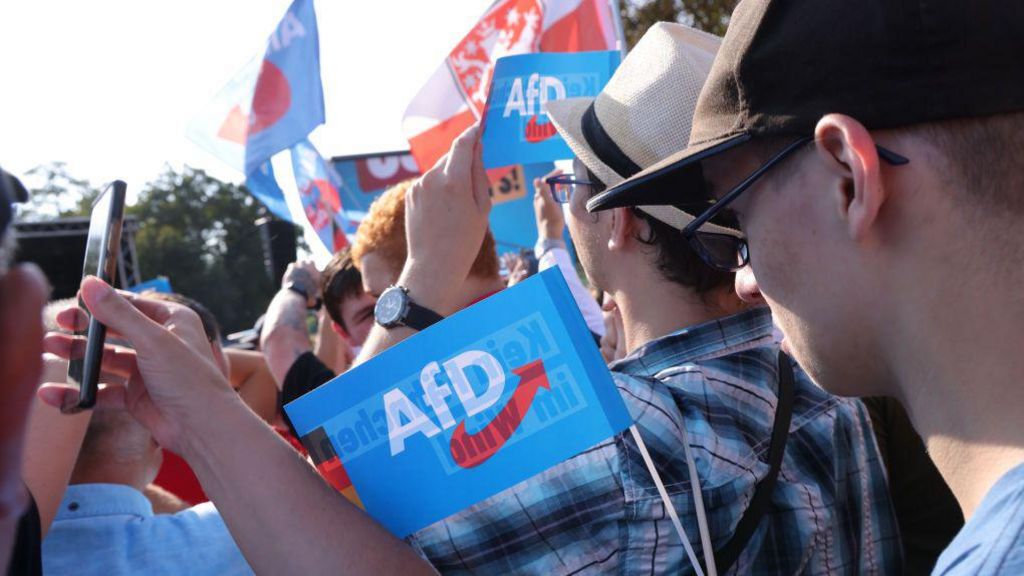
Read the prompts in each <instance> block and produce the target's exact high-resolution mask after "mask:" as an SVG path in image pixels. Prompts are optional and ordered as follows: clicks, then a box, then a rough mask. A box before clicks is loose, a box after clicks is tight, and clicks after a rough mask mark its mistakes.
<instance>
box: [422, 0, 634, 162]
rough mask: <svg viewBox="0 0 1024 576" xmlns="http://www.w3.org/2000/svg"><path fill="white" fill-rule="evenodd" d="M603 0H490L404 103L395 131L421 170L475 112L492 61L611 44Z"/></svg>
mask: <svg viewBox="0 0 1024 576" xmlns="http://www.w3.org/2000/svg"><path fill="white" fill-rule="evenodd" d="M613 18H618V15H615V14H612V10H611V7H610V4H609V2H608V0H497V1H496V2H495V3H494V4H492V5H491V7H490V8H489V9H488V10H487V12H486V13H485V14H484V15H483V17H482V18H480V21H479V22H477V24H476V26H474V27H473V29H472V30H470V32H469V34H466V36H465V38H463V39H462V41H461V42H459V43H458V44H457V45H456V46H455V49H454V50H452V51H451V53H450V54H448V58H446V59H445V61H444V64H442V65H441V67H440V68H438V69H437V71H435V72H434V74H433V75H432V76H431V77H430V80H428V81H427V84H426V85H425V86H424V87H423V88H421V89H420V91H419V93H418V94H417V95H416V97H415V98H413V100H412V102H411V103H410V104H409V107H408V108H406V110H405V116H404V118H403V119H402V131H403V132H404V133H405V137H406V138H408V139H409V147H410V148H411V150H412V155H413V157H414V158H415V159H416V163H417V164H419V167H420V169H421V170H423V171H426V170H429V169H430V168H431V167H432V166H433V165H434V163H435V162H437V160H438V159H439V158H441V157H442V156H444V155H445V154H447V153H448V149H449V148H450V147H451V144H452V142H453V141H454V140H455V138H456V137H458V135H459V134H461V133H462V132H463V131H464V130H465V129H466V128H468V127H469V126H471V125H472V124H473V123H474V122H476V121H477V120H478V119H479V118H480V117H481V116H482V114H483V110H484V104H485V103H486V101H487V90H488V88H490V84H491V73H492V72H493V70H494V62H495V60H497V59H498V58H501V57H502V56H510V55H513V54H527V53H530V52H584V51H589V50H615V49H616V38H615V26H614V22H615V20H613Z"/></svg>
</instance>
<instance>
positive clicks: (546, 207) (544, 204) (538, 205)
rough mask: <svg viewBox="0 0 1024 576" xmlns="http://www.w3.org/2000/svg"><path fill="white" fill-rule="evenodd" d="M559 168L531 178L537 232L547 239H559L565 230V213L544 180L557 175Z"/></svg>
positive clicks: (559, 171)
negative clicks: (539, 176)
mask: <svg viewBox="0 0 1024 576" xmlns="http://www.w3.org/2000/svg"><path fill="white" fill-rule="evenodd" d="M561 173H562V171H561V170H557V169H556V170H553V171H551V172H549V173H547V174H545V175H544V176H543V177H541V178H534V179H533V214H534V216H535V217H536V219H537V234H539V235H540V237H541V238H545V239H548V240H559V239H561V238H562V231H563V230H565V215H564V214H562V206H561V204H559V203H558V202H555V198H554V197H553V196H552V195H551V186H549V185H548V183H547V182H545V180H547V179H548V178H550V177H552V176H558V175H560V174H561Z"/></svg>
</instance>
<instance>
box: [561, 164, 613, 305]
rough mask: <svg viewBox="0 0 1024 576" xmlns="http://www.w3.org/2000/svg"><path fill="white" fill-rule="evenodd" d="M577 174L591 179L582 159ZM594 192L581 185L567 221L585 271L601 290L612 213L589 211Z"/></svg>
mask: <svg viewBox="0 0 1024 576" xmlns="http://www.w3.org/2000/svg"><path fill="white" fill-rule="evenodd" d="M572 168H573V174H575V176H576V177H577V178H579V179H581V180H586V179H587V169H586V167H585V166H584V165H583V163H582V162H580V161H579V160H575V161H573V165H572ZM590 196H591V194H590V192H589V191H588V190H586V189H585V188H584V187H579V188H578V189H577V191H576V193H574V194H573V195H572V198H570V199H569V203H568V205H567V206H568V209H567V210H565V211H564V212H565V224H566V226H568V227H569V235H570V236H572V242H573V246H574V247H575V248H576V254H577V256H578V257H579V259H580V263H581V264H583V270H584V271H585V272H586V273H587V277H588V278H589V279H590V282H591V284H593V285H594V286H596V287H597V288H599V289H602V288H601V284H602V276H603V274H602V265H601V262H602V261H603V255H604V252H605V251H606V250H607V247H608V233H609V231H608V230H606V229H605V228H606V221H607V220H608V218H609V217H608V215H607V214H603V213H600V212H598V213H596V214H591V213H590V212H587V207H586V205H587V200H589V199H590Z"/></svg>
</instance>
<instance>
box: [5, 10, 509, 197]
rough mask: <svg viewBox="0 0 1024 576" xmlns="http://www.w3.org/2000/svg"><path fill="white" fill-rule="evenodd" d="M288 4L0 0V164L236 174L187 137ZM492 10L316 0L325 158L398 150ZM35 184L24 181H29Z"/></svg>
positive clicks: (144, 173)
mask: <svg viewBox="0 0 1024 576" xmlns="http://www.w3.org/2000/svg"><path fill="white" fill-rule="evenodd" d="M289 4H290V0H175V1H166V0H84V1H83V0H4V1H3V2H0V74H2V76H0V78H2V79H0V85H2V89H0V165H3V166H4V168H5V169H7V170H9V171H11V172H13V173H15V174H19V175H21V174H24V173H25V172H26V171H27V170H29V169H31V168H32V167H34V166H36V165H39V164H45V163H48V162H51V161H57V160H59V161H64V162H67V164H68V168H69V171H70V172H71V174H72V175H74V176H78V177H82V178H86V179H88V180H90V181H92V182H93V183H94V184H100V183H102V182H105V181H109V180H113V179H115V178H120V179H122V180H125V181H127V182H128V184H129V187H130V188H131V187H135V188H137V187H141V186H142V184H143V183H145V182H146V181H148V180H151V179H153V178H154V177H155V176H157V175H158V174H159V173H160V172H162V171H163V169H164V166H165V165H168V164H169V165H171V166H172V167H175V168H181V167H182V166H183V165H186V164H187V165H190V166H194V167H197V168H203V169H205V170H207V171H208V172H210V173H211V174H213V175H215V176H217V177H218V178H221V179H224V180H229V181H233V182H240V181H242V179H243V178H242V175H241V173H239V172H236V171H234V170H232V169H231V168H229V167H227V166H226V165H224V164H223V163H222V162H221V161H220V160H218V159H217V158H215V157H213V156H211V155H210V154H208V153H207V152H205V151H204V150H202V149H200V148H199V147H197V146H196V145H195V144H193V143H192V142H191V141H190V140H188V139H187V138H186V137H185V128H186V125H187V124H188V122H189V121H190V120H191V119H192V118H193V117H194V116H195V114H196V113H197V112H198V111H199V110H201V109H202V108H203V106H204V105H205V104H206V103H207V102H208V101H209V100H210V99H211V98H212V97H213V96H214V94H215V93H216V92H217V91H218V90H219V89H220V88H221V87H222V86H223V85H224V84H225V83H226V82H227V81H228V80H229V79H230V78H231V77H232V76H233V75H234V74H235V73H236V72H237V71H238V70H240V69H241V68H242V66H243V65H245V64H246V63H247V62H248V61H249V60H250V59H252V58H253V57H254V56H257V55H262V52H263V50H264V44H265V41H266V38H267V36H268V35H269V34H270V32H271V31H272V30H273V29H274V27H275V26H276V24H277V22H278V20H279V19H280V18H281V16H283V15H284V12H285V10H286V8H287V7H288V5H289ZM489 4H490V0H434V1H423V0H397V1H395V0H316V4H315V5H316V11H317V20H318V23H319V29H320V51H321V75H322V77H323V84H324V95H325V98H326V110H327V124H326V125H324V126H321V127H320V128H318V129H317V130H316V131H315V132H313V135H312V136H311V139H312V141H313V143H314V144H315V145H316V146H317V147H318V148H319V150H320V152H321V153H322V154H323V155H324V156H327V157H329V156H334V155H340V154H354V153H361V152H375V151H384V150H394V149H399V148H406V147H407V143H406V141H405V140H404V138H403V137H402V134H401V130H400V126H401V119H402V112H403V111H404V110H405V106H406V104H407V103H408V102H409V100H411V99H412V97H413V96H414V95H415V94H416V92H417V90H418V89H419V88H420V86H421V85H422V84H423V83H424V82H425V81H426V79H427V78H428V77H429V75H430V74H431V73H432V72H433V71H434V69H436V68H437V66H438V65H440V64H441V62H442V60H443V58H444V56H445V55H446V54H447V52H448V51H449V50H450V49H451V48H452V47H454V46H455V43H456V42H458V40H459V39H460V38H461V37H462V36H463V35H464V34H465V33H466V32H468V31H469V29H470V27H471V26H472V25H473V23H474V22H475V21H476V20H477V18H478V17H479V16H480V14H482V13H483V11H484V10H486V8H487V6H488V5H489ZM26 184H27V185H29V186H30V187H31V186H32V185H33V184H34V182H33V181H32V179H26Z"/></svg>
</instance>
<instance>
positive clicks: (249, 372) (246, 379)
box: [224, 348, 278, 422]
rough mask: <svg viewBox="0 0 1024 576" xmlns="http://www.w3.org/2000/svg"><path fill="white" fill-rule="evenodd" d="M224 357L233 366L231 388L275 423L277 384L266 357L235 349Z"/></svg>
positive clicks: (226, 350) (259, 412)
mask: <svg viewBox="0 0 1024 576" xmlns="http://www.w3.org/2000/svg"><path fill="white" fill-rule="evenodd" d="M224 354H225V355H226V356H227V357H228V364H229V365H230V366H231V374H230V378H229V380H230V381H231V387H232V388H234V389H235V390H238V395H239V396H241V398H242V401H244V402H245V404H246V405H247V406H249V408H251V409H252V411H253V412H255V413H256V414H257V415H258V416H259V417H260V418H262V419H263V420H264V421H266V422H273V421H274V417H275V416H277V403H278V390H277V382H275V381H274V376H273V375H272V374H271V373H270V367H269V366H267V361H266V359H265V358H264V357H263V354H261V353H259V352H254V351H251V350H237V349H232V348H227V349H225V350H224Z"/></svg>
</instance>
